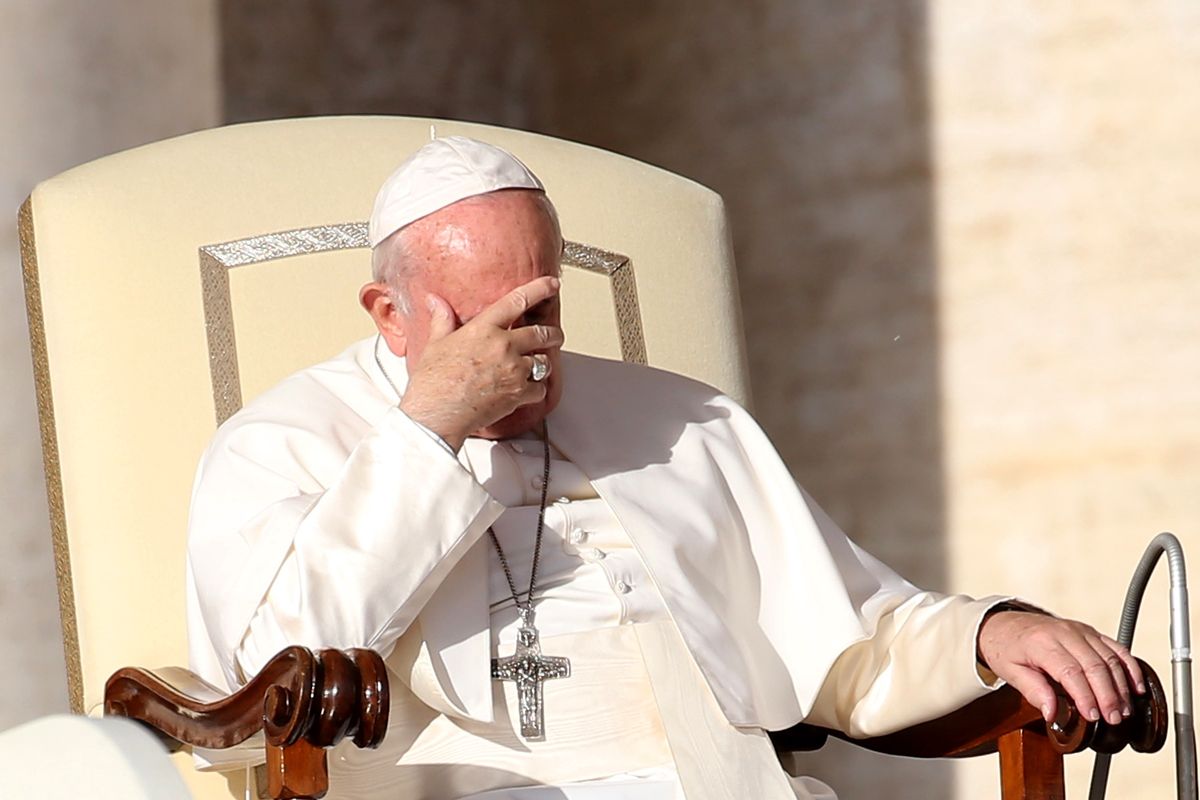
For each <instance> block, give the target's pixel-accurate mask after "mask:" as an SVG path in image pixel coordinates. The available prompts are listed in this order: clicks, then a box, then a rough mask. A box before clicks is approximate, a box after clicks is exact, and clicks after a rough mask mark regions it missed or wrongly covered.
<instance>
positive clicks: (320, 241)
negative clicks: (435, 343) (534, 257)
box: [200, 222, 646, 425]
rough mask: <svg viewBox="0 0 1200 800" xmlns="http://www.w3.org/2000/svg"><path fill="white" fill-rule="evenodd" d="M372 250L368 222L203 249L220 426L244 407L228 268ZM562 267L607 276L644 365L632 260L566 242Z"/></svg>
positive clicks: (620, 320) (631, 351)
mask: <svg viewBox="0 0 1200 800" xmlns="http://www.w3.org/2000/svg"><path fill="white" fill-rule="evenodd" d="M368 246H369V242H368V239H367V224H366V223H365V222H345V223H341V224H336V225H318V226H315V227H312V228H296V229H294V230H290V231H280V232H278V233H267V234H263V235H261V236H251V237H248V238H245V239H235V240H233V241H229V242H221V243H219V244H209V245H204V246H203V247H201V248H200V280H201V283H202V286H203V294H204V324H205V328H206V330H207V334H208V363H209V371H210V374H211V377H212V389H213V408H214V411H215V413H216V418H217V424H218V425H220V424H221V423H222V422H224V421H225V420H227V419H229V417H231V416H233V414H235V413H236V412H237V411H238V409H240V408H241V407H242V388H241V379H240V376H239V374H238V361H237V336H236V333H235V331H234V325H233V300H232V297H231V295H230V289H229V270H231V269H233V268H234V267H244V266H247V265H249V264H261V263H263V262H266V261H275V260H277V259H281V258H290V257H292V256H300V255H309V254H313V253H326V252H330V251H333V250H349V249H354V248H359V247H362V248H365V247H368ZM562 263H563V265H564V266H568V267H576V268H578V269H583V270H587V271H588V272H596V273H599V274H601V275H607V276H608V278H609V281H610V283H611V286H612V295H613V305H614V307H615V311H616V317H617V335H618V337H619V339H620V343H621V357H622V358H623V359H624V360H626V361H629V362H632V363H635V364H645V363H646V340H645V336H644V334H643V333H642V314H641V309H640V307H639V306H638V297H637V283H636V281H635V280H634V277H633V262H632V261H631V260H630V259H629V257H628V256H624V255H621V254H620V253H613V252H610V251H608V250H601V249H600V248H598V247H591V246H590V245H586V244H580V243H578V242H565V243H564V246H563V258H562Z"/></svg>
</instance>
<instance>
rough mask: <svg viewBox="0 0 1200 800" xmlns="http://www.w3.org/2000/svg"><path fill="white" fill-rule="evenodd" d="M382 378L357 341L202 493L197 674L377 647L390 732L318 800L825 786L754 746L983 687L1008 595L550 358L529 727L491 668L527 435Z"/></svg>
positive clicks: (657, 379)
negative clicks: (914, 573) (891, 553)
mask: <svg viewBox="0 0 1200 800" xmlns="http://www.w3.org/2000/svg"><path fill="white" fill-rule="evenodd" d="M377 352H378V353H379V355H380V356H381V357H382V359H383V364H384V366H385V368H386V369H387V375H386V376H385V374H384V373H383V372H381V371H380V369H379V366H378V365H377V364H376V360H375V356H376V353H377ZM388 376H390V377H391V378H392V379H393V380H394V381H395V382H396V383H397V385H398V386H399V387H400V390H401V391H403V386H404V383H403V382H404V380H405V377H406V373H405V369H404V362H403V359H400V358H397V357H395V356H393V355H392V354H391V353H390V352H388V351H387V349H386V347H385V346H380V347H378V348H377V341H376V340H375V339H368V340H364V341H363V342H360V343H358V344H356V345H354V346H352V347H351V348H350V349H349V350H347V351H346V352H345V353H343V354H342V355H340V356H338V357H337V358H335V359H333V360H331V361H328V362H325V363H324V364H320V365H318V366H315V367H312V368H309V369H307V370H304V371H302V372H300V373H297V374H296V375H294V376H292V377H290V378H288V379H287V380H285V381H284V382H283V383H281V384H280V385H279V386H277V387H275V388H274V389H272V390H270V391H268V392H266V393H265V394H263V395H262V396H261V397H259V398H257V399H256V400H254V401H253V402H252V403H250V404H249V405H248V406H246V408H244V409H243V410H242V411H240V412H239V413H238V414H236V415H235V416H234V417H232V418H231V419H230V420H229V421H228V422H227V423H226V424H225V425H223V426H222V427H221V429H220V430H219V431H218V433H217V435H216V437H215V438H214V440H213V443H212V444H211V446H210V448H209V450H208V451H207V453H206V454H205V456H204V459H203V460H202V462H201V465H200V470H199V473H198V475H197V480H196V486H195V490H194V496H193V504H192V516H191V522H190V526H189V544H188V613H189V642H190V648H191V666H192V668H193V670H195V671H196V672H198V673H199V674H200V675H201V676H202V677H205V678H206V679H208V680H209V681H211V682H213V683H215V684H217V685H225V686H227V687H229V688H233V687H237V686H240V685H241V684H243V683H244V682H245V680H246V678H247V677H248V676H249V675H252V674H253V673H254V672H255V671H257V670H258V669H259V668H260V667H261V666H262V665H263V664H264V663H265V662H266V661H267V660H268V659H269V658H270V657H271V656H272V655H274V654H275V653H276V652H278V651H279V650H281V649H282V648H284V647H286V646H288V645H290V644H302V645H306V646H309V647H338V648H348V647H362V646H367V647H372V648H375V649H377V650H378V651H379V652H381V653H383V654H384V655H385V657H386V659H387V662H388V666H389V670H390V672H391V676H390V677H391V684H392V713H391V719H390V722H389V730H388V735H387V738H386V739H385V742H384V745H383V747H382V749H381V750H379V751H355V750H353V748H352V747H350V746H343V747H339V748H338V749H336V750H335V751H334V757H333V758H332V759H331V764H330V772H331V787H332V793H331V795H330V797H367V796H373V795H372V792H375V793H377V796H380V797H384V796H386V797H401V796H403V797H411V798H429V799H430V800H433V799H434V798H462V797H472V798H480V800H483V798H487V800H503V799H504V798H511V799H512V800H518V798H519V799H520V800H526V799H528V800H535V799H539V798H550V797H554V798H571V799H572V800H574V798H579V800H590V798H630V799H631V800H633V799H634V798H638V799H639V800H640V799H641V798H645V800H671V799H672V798H677V797H681V796H686V797H687V800H706V799H707V798H720V797H730V796H742V797H750V796H753V797H758V798H764V800H768V799H773V798H791V797H802V798H807V797H832V794H829V793H827V790H826V789H825V788H824V787H822V786H821V785H820V784H819V783H817V782H806V781H803V780H801V781H792V782H791V783H789V781H788V779H787V777H786V776H785V775H784V774H783V773H782V771H781V770H780V769H779V768H778V763H777V761H776V760H775V756H774V754H773V751H772V749H771V746H770V744H769V741H768V739H767V737H766V735H765V733H764V731H766V730H781V729H784V728H788V727H790V726H792V725H794V724H796V723H798V722H800V721H807V722H810V723H813V724H819V725H824V726H827V727H836V728H839V729H841V730H844V731H847V732H849V733H850V734H852V735H856V736H870V735H879V734H883V733H887V732H890V731H893V730H897V729H899V728H903V727H906V726H908V725H912V724H914V723H916V722H920V721H924V720H927V719H932V718H934V717H937V716H940V715H942V714H945V713H947V712H949V711H951V710H953V709H955V708H958V707H960V706H962V705H964V704H965V703H967V702H969V701H970V700H972V699H974V698H976V697H978V696H980V695H982V694H984V693H986V692H987V691H989V690H990V689H991V688H994V686H995V682H994V676H991V675H989V674H986V673H981V672H980V670H978V669H977V667H976V661H975V640H976V633H977V629H978V625H979V623H980V621H981V619H982V617H983V614H984V612H985V611H986V610H987V609H988V608H990V607H991V606H993V605H995V604H996V603H997V602H999V601H1001V600H1003V599H1006V598H988V599H985V600H972V599H971V598H967V597H963V596H943V595H937V594H933V593H929V592H921V591H919V590H918V589H916V588H915V587H913V586H912V585H911V584H909V583H907V582H906V581H904V580H903V579H901V578H900V577H899V576H897V575H896V574H895V573H893V572H891V571H890V570H889V569H888V568H887V567H886V566H884V565H883V564H881V563H880V562H878V561H877V560H875V559H874V558H873V557H872V556H870V555H869V554H868V553H866V552H864V551H863V550H861V549H859V548H858V547H857V546H856V545H855V544H854V543H853V542H851V541H850V540H849V539H847V538H846V536H845V535H844V534H843V533H842V532H841V531H840V530H839V529H838V528H837V526H836V525H835V524H834V523H833V522H832V521H831V520H830V519H829V518H828V517H827V516H826V515H825V514H824V513H823V512H822V511H821V510H820V509H819V508H818V507H817V506H816V504H815V503H813V502H812V500H811V499H810V498H809V497H808V496H807V495H805V494H804V493H803V492H802V491H800V490H799V489H798V488H797V487H796V485H795V483H794V481H793V480H792V478H791V476H790V474H789V473H788V471H787V469H786V467H785V466H784V465H783V463H782V461H781V460H780V458H779V456H778V454H777V453H776V452H775V450H774V448H773V447H772V446H771V444H770V442H769V441H768V440H767V438H766V436H765V435H764V434H763V433H762V431H761V430H760V429H759V428H758V426H757V425H756V424H755V422H754V421H753V420H752V419H751V417H750V416H749V415H748V414H747V413H746V412H745V411H744V410H743V409H741V408H740V407H739V406H738V405H737V404H736V403H735V402H734V401H732V400H731V399H730V398H728V397H725V396H723V395H721V394H720V393H719V392H717V391H716V390H714V389H712V388H711V387H708V386H705V385H703V384H700V383H697V382H695V381H692V380H689V379H686V378H682V377H679V376H676V375H672V374H669V373H664V372H661V371H659V370H654V369H650V368H646V367H639V366H633V365H629V364H624V363H621V362H614V361H607V360H603V359H596V358H590V357H586V356H580V355H575V354H569V353H564V354H563V357H562V365H561V378H562V381H563V387H564V391H563V396H562V401H561V403H560V404H559V406H558V408H557V409H556V410H555V411H554V412H553V413H552V414H551V415H550V416H549V418H548V421H547V422H548V427H549V431H550V440H551V443H552V445H553V455H554V462H553V468H552V471H551V484H550V491H549V497H550V498H551V499H552V500H553V503H552V504H551V505H550V506H549V508H548V509H547V512H546V517H545V519H546V538H545V542H544V544H543V551H542V552H543V564H542V567H541V569H540V572H539V574H540V575H541V576H542V577H541V579H540V580H539V586H541V587H543V589H544V591H540V592H539V595H538V596H539V598H540V599H539V600H538V602H537V607H536V608H537V623H538V628H539V630H540V631H541V634H542V649H543V652H544V653H545V654H547V655H562V656H567V657H569V658H571V661H572V676H571V677H570V678H566V679H562V680H555V681H550V682H547V683H546V684H545V708H546V731H547V733H546V741H545V742H524V741H522V740H521V739H520V738H519V737H518V736H517V735H516V734H515V733H514V729H515V727H516V726H515V724H514V721H513V718H514V717H515V714H512V715H510V714H509V709H514V708H515V695H514V689H513V686H512V684H504V685H501V684H497V683H495V682H493V681H492V680H491V679H490V660H491V658H492V657H493V656H496V655H497V654H499V655H505V654H509V653H511V652H512V642H513V639H514V634H515V628H516V623H515V619H516V615H515V611H514V609H513V607H512V601H511V599H510V598H509V592H508V588H507V584H506V583H505V581H504V577H503V573H502V572H501V571H500V569H499V562H498V560H497V559H496V557H495V554H494V551H493V550H492V549H491V545H490V543H489V540H488V537H487V536H486V535H485V534H486V531H487V530H488V528H489V526H494V528H495V530H496V533H497V535H498V537H499V539H500V541H501V543H502V545H503V546H504V548H505V554H506V556H507V557H508V559H509V562H510V564H511V565H512V567H513V572H514V578H515V579H516V581H517V584H518V588H523V587H524V586H526V585H527V584H526V583H525V582H526V581H527V580H528V575H529V569H530V562H531V560H532V539H533V531H534V528H535V525H536V519H537V511H538V508H537V503H538V500H539V497H540V484H539V483H538V481H540V478H541V474H542V452H541V444H540V442H538V441H536V440H523V441H521V440H519V441H510V442H501V443H496V442H489V441H485V440H480V439H469V440H468V441H467V443H466V444H465V445H464V447H463V449H462V451H461V452H460V453H459V455H458V458H455V457H454V456H453V455H452V454H451V453H450V452H449V451H448V449H447V448H445V446H444V445H443V444H441V443H440V442H439V441H437V440H436V439H435V437H433V436H431V435H430V434H429V432H428V431H426V430H424V429H423V428H421V426H419V425H417V424H416V423H414V422H413V421H412V420H410V419H409V418H408V417H407V416H406V415H405V414H404V413H403V412H401V411H400V410H399V409H398V408H397V403H398V400H399V398H398V396H397V394H396V391H395V390H394V389H393V388H392V387H391V385H390V384H389V382H388ZM988 681H992V683H989V682H988ZM539 785H552V786H555V787H558V788H554V789H538V788H532V787H536V786H539ZM521 787H530V788H521Z"/></svg>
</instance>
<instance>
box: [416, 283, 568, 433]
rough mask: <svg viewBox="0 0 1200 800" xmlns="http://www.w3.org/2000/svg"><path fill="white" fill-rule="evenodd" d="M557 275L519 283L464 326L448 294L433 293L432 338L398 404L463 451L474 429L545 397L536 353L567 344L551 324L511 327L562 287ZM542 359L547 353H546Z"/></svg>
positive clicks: (544, 387) (557, 328) (430, 329)
mask: <svg viewBox="0 0 1200 800" xmlns="http://www.w3.org/2000/svg"><path fill="white" fill-rule="evenodd" d="M559 285H560V283H559V280H558V278H555V277H551V276H543V277H540V278H535V279H534V280H532V281H530V282H529V283H526V284H523V285H521V286H518V287H517V288H516V289H513V290H512V291H511V292H509V293H508V294H506V295H504V297H501V298H500V299H499V300H497V301H496V302H494V303H492V304H491V305H490V306H488V307H487V308H485V309H484V310H483V311H481V312H480V313H479V314H478V315H477V316H476V317H474V318H473V319H471V320H470V321H469V322H467V323H466V324H464V325H462V326H461V327H460V326H459V324H458V319H457V317H456V316H455V314H454V310H453V309H452V308H451V307H450V304H449V303H447V302H446V300H445V299H444V298H441V297H439V296H437V295H434V294H430V295H428V297H429V298H430V305H431V309H430V323H429V339H428V342H427V343H426V345H425V349H424V350H423V351H422V353H421V356H420V360H419V362H418V363H417V364H416V366H415V367H414V368H413V369H412V370H411V371H410V373H409V379H408V388H407V389H406V390H405V392H404V397H403V399H402V400H401V401H400V408H401V410H403V411H404V413H406V414H408V416H409V417H411V418H412V419H414V420H416V421H417V422H419V423H421V424H422V425H424V426H425V427H427V428H429V429H430V430H432V431H433V432H434V433H436V434H438V435H439V436H441V437H442V438H443V439H445V440H446V442H447V443H448V444H449V445H450V446H451V447H453V448H454V450H455V451H457V450H458V449H459V448H460V447H462V443H463V441H464V440H465V439H466V438H467V436H469V435H470V434H471V433H473V432H474V431H477V430H479V429H480V428H484V427H486V426H488V425H491V424H492V423H494V422H496V421H497V420H500V419H502V418H504V417H506V416H508V415H509V414H511V413H512V412H513V411H515V410H516V409H517V408H519V407H520V406H523V405H528V404H530V403H538V402H541V400H542V399H543V398H544V397H545V396H546V382H545V381H540V382H539V381H533V380H530V378H529V375H530V371H531V369H532V368H533V361H534V358H533V356H534V354H535V353H540V352H544V351H546V350H551V349H553V348H555V347H561V346H562V343H563V332H562V329H561V328H559V327H557V326H552V325H526V326H523V327H518V328H512V327H511V326H512V325H513V323H514V322H516V321H517V320H519V319H520V318H521V316H522V315H524V314H525V312H527V311H528V310H529V309H531V308H533V307H534V306H536V305H537V304H538V303H541V302H542V301H544V300H547V299H548V298H551V297H553V296H554V295H556V294H557V293H558V289H559ZM539 358H546V356H544V355H541V356H539Z"/></svg>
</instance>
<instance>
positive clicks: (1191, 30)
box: [929, 0, 1200, 799]
mask: <svg viewBox="0 0 1200 800" xmlns="http://www.w3.org/2000/svg"><path fill="white" fill-rule="evenodd" d="M930 41H931V44H932V49H931V61H930V68H929V75H930V78H931V83H930V98H931V100H930V107H931V109H932V110H933V114H932V117H933V120H934V124H933V126H932V130H933V131H934V137H933V138H934V147H933V151H934V153H935V157H936V166H937V176H938V178H937V191H936V197H937V214H936V219H937V224H936V226H935V227H936V230H937V242H936V244H937V254H938V289H937V293H938V308H939V319H940V328H941V336H940V337H939V342H940V350H941V364H942V398H943V401H942V421H941V430H942V438H943V441H944V443H945V449H944V451H943V452H944V465H945V468H944V472H945V475H946V479H947V480H946V491H945V495H946V502H947V505H946V520H947V536H946V541H947V543H948V545H949V548H950V549H949V553H948V564H949V568H950V577H951V582H952V583H953V585H954V586H956V587H959V588H964V589H966V588H970V589H971V590H972V591H980V592H990V591H997V592H999V591H1004V592H1013V593H1018V594H1021V595H1024V596H1026V597H1028V598H1030V599H1033V600H1035V601H1037V602H1040V603H1043V604H1045V605H1046V606H1048V607H1050V608H1053V609H1054V610H1055V611H1057V612H1059V613H1062V614H1064V615H1068V616H1075V617H1080V618H1083V619H1085V620H1087V621H1089V622H1091V623H1092V624H1094V625H1096V626H1097V627H1102V628H1105V629H1107V630H1109V631H1112V630H1114V629H1115V628H1116V624H1117V620H1118V619H1119V613H1120V604H1121V601H1122V598H1123V595H1124V591H1125V586H1126V584H1127V583H1128V581H1129V577H1130V575H1131V574H1132V572H1133V568H1134V565H1135V564H1136V563H1137V560H1138V557H1139V555H1140V553H1141V551H1142V549H1143V548H1144V547H1145V546H1146V544H1147V543H1148V542H1149V540H1150V539H1151V538H1152V537H1153V535H1154V534H1155V533H1157V532H1158V531H1160V530H1163V529H1167V530H1173V531H1175V532H1176V533H1177V534H1178V535H1179V537H1180V539H1181V540H1182V542H1183V544H1184V547H1185V548H1189V555H1190V556H1191V562H1192V564H1193V575H1194V574H1195V566H1194V565H1195V564H1196V563H1197V559H1198V558H1200V370H1198V368H1197V367H1198V365H1200V314H1198V313H1197V309H1198V308H1200V273H1198V272H1197V269H1196V253H1197V252H1200V226H1198V225H1197V222H1196V221H1197V219H1200V149H1198V148H1197V147H1196V142H1195V131H1196V130H1197V128H1198V127H1200V6H1197V5H1196V4H1195V3H1194V2H1189V1H1188V0H1164V2H1155V3H1125V2H1120V0H1094V1H1093V2H1089V3H1086V4H1083V3H1076V4H1068V3H1041V2H1034V1H1033V0H1023V1H1022V2H1013V3H1004V4H997V3H986V2H982V0H971V2H961V0H944V2H938V3H936V4H934V5H933V6H932V8H931V13H930ZM1165 570H1166V565H1165V564H1164V565H1162V566H1160V568H1159V572H1160V573H1165ZM1162 577H1163V576H1162V575H1161V574H1160V575H1159V577H1158V579H1156V580H1155V582H1154V583H1152V585H1151V589H1150V594H1149V596H1148V598H1147V601H1146V603H1145V605H1144V606H1143V612H1142V620H1141V622H1140V623H1139V625H1138V630H1137V636H1138V638H1137V642H1136V645H1137V647H1136V648H1135V650H1136V651H1137V652H1139V653H1140V654H1141V655H1142V656H1143V657H1144V658H1146V659H1147V660H1149V661H1150V662H1151V663H1152V664H1153V665H1154V666H1155V667H1156V668H1157V670H1158V672H1159V674H1160V675H1162V676H1164V677H1166V676H1167V675H1169V672H1170V657H1169V654H1170V651H1169V649H1168V643H1167V632H1166V631H1167V620H1168V617H1167V593H1166V587H1165V581H1163V580H1162ZM1193 580H1194V578H1193ZM1193 608H1194V605H1193ZM1193 619H1195V616H1194V615H1193ZM1168 680H1169V679H1168ZM1171 746H1172V745H1171V744H1170V743H1168V746H1167V750H1166V752H1164V753H1161V754H1159V755H1157V756H1153V757H1145V756H1134V755H1120V756H1117V757H1116V759H1115V760H1114V762H1113V773H1112V778H1111V781H1110V791H1109V796H1110V797H1132V798H1147V799H1149V798H1163V797H1174V794H1175V793H1174V783H1173V773H1172V757H1171V755H1170V752H1171ZM1091 761H1092V760H1091V758H1090V757H1088V756H1077V757H1073V758H1070V759H1068V788H1069V795H1070V794H1071V792H1073V793H1074V794H1073V795H1072V796H1083V795H1084V794H1085V793H1086V787H1087V785H1088V775H1089V774H1090V769H1091ZM962 780H963V789H962V796H963V797H986V796H989V795H988V792H989V791H990V789H989V788H988V787H990V786H992V784H993V781H994V774H993V769H992V768H991V765H987V764H972V765H970V767H968V768H967V770H966V772H965V774H964V776H963V778H962Z"/></svg>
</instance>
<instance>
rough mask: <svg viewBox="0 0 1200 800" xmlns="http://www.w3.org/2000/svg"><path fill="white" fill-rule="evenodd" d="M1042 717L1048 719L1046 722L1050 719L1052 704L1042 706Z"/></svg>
mask: <svg viewBox="0 0 1200 800" xmlns="http://www.w3.org/2000/svg"><path fill="white" fill-rule="evenodd" d="M1042 719H1044V720H1046V722H1049V721H1050V706H1049V705H1044V706H1042Z"/></svg>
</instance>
